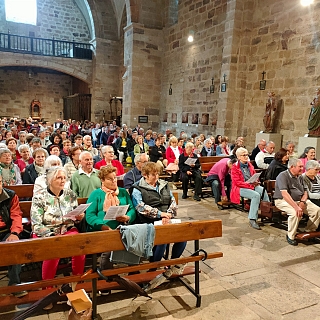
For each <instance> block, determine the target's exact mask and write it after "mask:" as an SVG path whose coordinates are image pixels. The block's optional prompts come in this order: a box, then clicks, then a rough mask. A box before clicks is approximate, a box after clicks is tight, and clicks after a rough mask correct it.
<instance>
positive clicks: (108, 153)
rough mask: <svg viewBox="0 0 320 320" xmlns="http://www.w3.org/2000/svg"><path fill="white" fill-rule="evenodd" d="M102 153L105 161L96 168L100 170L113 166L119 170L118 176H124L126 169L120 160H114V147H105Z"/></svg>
mask: <svg viewBox="0 0 320 320" xmlns="http://www.w3.org/2000/svg"><path fill="white" fill-rule="evenodd" d="M101 153H102V155H103V157H104V159H103V160H101V161H99V162H97V163H96V164H95V166H94V168H95V169H98V170H99V169H100V168H101V167H102V166H107V165H111V166H113V167H115V168H116V169H117V171H116V175H117V176H121V175H123V174H124V168H123V165H122V163H121V162H120V161H119V160H115V159H113V158H114V150H113V147H112V146H103V147H102V148H101Z"/></svg>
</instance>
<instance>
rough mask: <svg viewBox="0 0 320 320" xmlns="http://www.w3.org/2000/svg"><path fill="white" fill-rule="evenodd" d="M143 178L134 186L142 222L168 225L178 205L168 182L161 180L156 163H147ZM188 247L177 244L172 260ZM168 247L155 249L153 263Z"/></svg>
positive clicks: (133, 200)
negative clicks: (156, 222) (160, 221)
mask: <svg viewBox="0 0 320 320" xmlns="http://www.w3.org/2000/svg"><path fill="white" fill-rule="evenodd" d="M141 173H142V178H141V179H140V180H139V181H138V182H136V183H135V184H134V185H133V191H132V202H133V205H134V206H135V208H136V210H137V212H138V215H139V217H140V220H141V222H143V223H153V222H154V221H159V220H162V224H168V223H169V222H170V219H171V218H172V217H173V216H175V215H176V212H177V204H176V201H175V199H174V196H173V195H172V193H171V191H170V188H169V185H168V182H167V181H164V180H159V168H158V166H157V165H156V164H155V163H154V162H147V163H145V164H144V165H143V166H142V169H141ZM185 247H186V242H177V243H175V244H174V245H173V248H172V256H171V258H172V259H175V258H179V257H180V256H181V254H182V253H183V250H184V248H185ZM165 249H166V245H165V244H163V245H158V246H155V247H154V249H153V257H152V261H160V260H161V259H162V257H163V255H164V251H165Z"/></svg>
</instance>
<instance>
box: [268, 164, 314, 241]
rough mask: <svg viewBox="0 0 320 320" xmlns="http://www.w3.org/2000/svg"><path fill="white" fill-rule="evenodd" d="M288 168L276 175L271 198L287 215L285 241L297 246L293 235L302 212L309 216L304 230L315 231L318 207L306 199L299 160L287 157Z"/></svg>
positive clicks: (301, 165) (306, 194)
mask: <svg viewBox="0 0 320 320" xmlns="http://www.w3.org/2000/svg"><path fill="white" fill-rule="evenodd" d="M288 168H289V169H288V170H286V171H283V172H281V173H280V174H279V175H278V177H277V180H276V188H275V192H274V195H273V198H274V199H275V201H274V202H275V205H276V207H277V208H278V209H279V210H281V211H283V212H285V213H286V214H287V215H288V216H289V217H288V233H287V236H286V238H287V242H288V243H289V244H290V245H292V246H297V245H298V242H297V240H295V236H296V233H297V229H298V226H299V221H300V220H301V218H302V216H303V213H305V214H307V215H308V216H309V220H308V223H307V227H306V229H305V232H312V231H316V229H317V228H318V226H319V221H320V208H319V207H318V206H316V205H315V204H314V203H312V202H311V201H310V200H308V193H307V188H306V187H305V186H304V184H303V178H302V177H301V174H302V171H303V164H302V162H301V160H300V159H296V158H291V159H289V163H288Z"/></svg>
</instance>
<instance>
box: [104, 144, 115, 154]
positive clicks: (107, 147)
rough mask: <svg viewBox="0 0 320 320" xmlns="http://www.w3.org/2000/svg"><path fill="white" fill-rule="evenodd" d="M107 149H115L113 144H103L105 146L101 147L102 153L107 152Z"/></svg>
mask: <svg viewBox="0 0 320 320" xmlns="http://www.w3.org/2000/svg"><path fill="white" fill-rule="evenodd" d="M107 150H112V151H114V150H113V148H112V146H103V147H102V148H101V153H102V154H105V153H106V152H107Z"/></svg>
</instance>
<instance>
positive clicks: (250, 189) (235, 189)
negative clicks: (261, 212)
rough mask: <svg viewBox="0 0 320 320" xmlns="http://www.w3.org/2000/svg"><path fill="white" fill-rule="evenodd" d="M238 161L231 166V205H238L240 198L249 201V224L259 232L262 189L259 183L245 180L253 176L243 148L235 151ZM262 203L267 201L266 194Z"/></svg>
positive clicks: (251, 167) (253, 172)
mask: <svg viewBox="0 0 320 320" xmlns="http://www.w3.org/2000/svg"><path fill="white" fill-rule="evenodd" d="M236 155H237V158H238V161H237V162H236V163H235V164H234V165H233V166H232V169H231V180H232V187H231V194H230V199H231V202H233V203H237V204H239V203H240V196H241V197H244V198H247V199H250V200H251V203H250V210H249V216H248V218H249V223H250V226H251V227H252V228H254V229H257V230H261V228H260V227H259V225H258V224H257V219H258V209H259V204H260V200H261V196H262V191H263V188H262V187H261V186H260V183H259V181H256V182H253V183H248V182H246V181H247V180H249V179H250V177H251V176H253V175H254V174H255V170H254V167H253V165H252V164H251V163H250V160H249V153H248V150H247V149H245V148H239V149H237V151H236ZM263 200H264V201H269V197H268V194H267V192H265V193H264V195H263Z"/></svg>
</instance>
